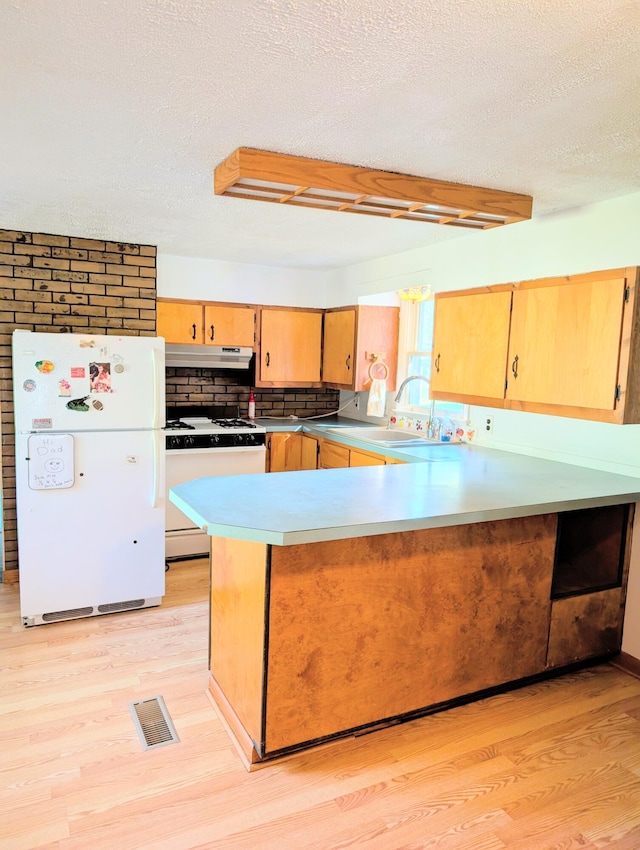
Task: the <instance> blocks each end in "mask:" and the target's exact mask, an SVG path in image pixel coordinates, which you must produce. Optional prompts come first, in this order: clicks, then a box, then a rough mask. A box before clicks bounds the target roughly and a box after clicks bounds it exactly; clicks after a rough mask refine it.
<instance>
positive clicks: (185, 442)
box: [182, 437, 196, 447]
mask: <svg viewBox="0 0 640 850" xmlns="http://www.w3.org/2000/svg"><path fill="white" fill-rule="evenodd" d="M182 439H183V445H184V446H185V447H187V446H193V445H194V444H195V442H196V441H195V440H194V439H193V437H183V438H182Z"/></svg>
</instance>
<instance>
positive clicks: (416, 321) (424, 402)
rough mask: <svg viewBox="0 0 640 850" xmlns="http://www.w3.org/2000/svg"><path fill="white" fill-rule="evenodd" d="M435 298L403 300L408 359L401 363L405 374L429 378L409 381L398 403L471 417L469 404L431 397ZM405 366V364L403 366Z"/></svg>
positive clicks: (434, 413)
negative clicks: (437, 399)
mask: <svg viewBox="0 0 640 850" xmlns="http://www.w3.org/2000/svg"><path fill="white" fill-rule="evenodd" d="M433 308H434V300H433V298H429V300H428V301H420V302H415V301H413V302H412V301H405V302H403V303H402V307H401V310H402V313H401V315H402V319H403V325H404V338H405V340H406V343H405V362H404V363H402V359H401V362H400V364H399V365H400V367H401V369H402V371H403V372H404V374H405V377H407V376H409V375H422V376H423V377H425V378H427V381H412V382H411V383H410V384H408V385H407V387H406V389H405V390H404V392H403V394H402V398H401V399H400V401H399V402H398V405H399V406H400V407H402V408H403V409H408V410H413V411H415V412H416V413H418V412H419V413H426V414H429V415H431V416H437V417H439V418H443V419H452V418H453V419H464V420H466V419H467V418H468V408H467V405H464V404H458V403H457V402H452V401H435V400H434V401H432V400H431V397H430V392H429V391H430V385H429V383H428V380H429V379H430V377H431V359H432V350H433ZM403 367H404V368H403Z"/></svg>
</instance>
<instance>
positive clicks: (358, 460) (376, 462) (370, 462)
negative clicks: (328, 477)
mask: <svg viewBox="0 0 640 850" xmlns="http://www.w3.org/2000/svg"><path fill="white" fill-rule="evenodd" d="M349 466H384V457H382V455H377V456H376V455H369V454H366V453H365V452H357V451H355V449H351V450H350V452H349Z"/></svg>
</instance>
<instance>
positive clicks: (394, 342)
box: [322, 305, 400, 392]
mask: <svg viewBox="0 0 640 850" xmlns="http://www.w3.org/2000/svg"><path fill="white" fill-rule="evenodd" d="M399 316H400V310H399V308H397V307H378V306H373V305H360V306H357V307H345V308H337V309H335V310H327V311H326V312H325V316H324V336H323V355H322V380H323V382H324V383H325V384H326V385H327V386H332V387H336V388H337V389H343V390H354V391H358V392H359V391H361V390H368V389H369V388H370V387H371V380H372V377H375V378H382V377H384V375H385V372H384V369H383V368H382V367H380V366H376V367H373V369H372V371H371V372H370V371H369V370H370V369H371V367H372V364H373V360H372V359H371V354H372V353H375V352H377V353H379V354H382V355H383V356H384V363H385V365H386V366H387V369H388V374H387V375H386V378H385V380H386V384H387V389H388V390H394V389H395V388H396V367H397V361H398V327H399Z"/></svg>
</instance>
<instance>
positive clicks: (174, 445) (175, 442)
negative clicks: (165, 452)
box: [168, 437, 180, 449]
mask: <svg viewBox="0 0 640 850" xmlns="http://www.w3.org/2000/svg"><path fill="white" fill-rule="evenodd" d="M168 442H169V448H170V449H179V448H180V437H169V441H168Z"/></svg>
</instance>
